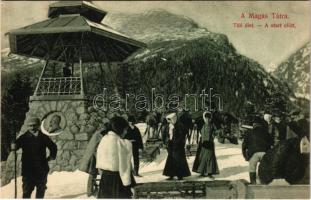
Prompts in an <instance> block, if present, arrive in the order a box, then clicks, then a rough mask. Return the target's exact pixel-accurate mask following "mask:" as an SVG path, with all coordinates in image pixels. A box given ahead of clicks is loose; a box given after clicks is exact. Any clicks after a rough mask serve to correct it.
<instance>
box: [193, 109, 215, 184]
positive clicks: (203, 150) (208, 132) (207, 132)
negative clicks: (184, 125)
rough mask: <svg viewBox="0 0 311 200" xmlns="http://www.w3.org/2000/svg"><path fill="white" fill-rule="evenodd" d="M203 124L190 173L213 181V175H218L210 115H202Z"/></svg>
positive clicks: (205, 113) (208, 113)
mask: <svg viewBox="0 0 311 200" xmlns="http://www.w3.org/2000/svg"><path fill="white" fill-rule="evenodd" d="M203 120H204V122H205V124H204V126H203V128H202V130H201V139H200V143H199V147H198V151H197V154H196V157H195V161H194V164H193V168H192V171H193V172H197V173H200V174H201V176H208V177H209V178H211V179H214V177H213V174H219V169H218V164H217V159H216V155H215V144H214V126H213V124H212V122H211V113H210V112H208V111H206V112H204V113H203Z"/></svg>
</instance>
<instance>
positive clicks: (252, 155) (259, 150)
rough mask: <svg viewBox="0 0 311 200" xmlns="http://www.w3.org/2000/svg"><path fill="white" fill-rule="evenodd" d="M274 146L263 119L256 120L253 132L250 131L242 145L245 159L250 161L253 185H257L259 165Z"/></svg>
mask: <svg viewBox="0 0 311 200" xmlns="http://www.w3.org/2000/svg"><path fill="white" fill-rule="evenodd" d="M272 145H273V138H272V137H271V135H270V134H269V133H268V131H267V129H266V127H265V125H264V124H263V123H262V120H261V119H255V120H254V122H253V130H252V131H249V132H248V133H247V134H246V135H245V137H244V141H243V143H242V151H243V155H244V156H245V159H246V160H247V161H249V177H250V182H251V184H256V171H257V164H258V162H260V161H261V159H262V157H263V156H264V155H265V153H266V152H267V151H268V150H269V149H270V148H271V146H272Z"/></svg>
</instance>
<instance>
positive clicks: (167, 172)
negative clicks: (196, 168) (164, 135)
mask: <svg viewBox="0 0 311 200" xmlns="http://www.w3.org/2000/svg"><path fill="white" fill-rule="evenodd" d="M166 120H167V122H168V123H169V133H168V147H167V151H168V156H167V159H166V163H165V167H164V170H163V175H164V176H168V177H169V178H168V180H173V178H174V176H177V178H178V180H182V179H183V177H187V176H190V175H191V173H190V170H189V167H188V163H187V160H186V152H185V144H186V134H187V130H188V129H187V128H186V127H185V125H184V124H183V123H181V122H180V121H179V120H178V119H177V115H176V113H172V114H169V115H168V116H167V117H166Z"/></svg>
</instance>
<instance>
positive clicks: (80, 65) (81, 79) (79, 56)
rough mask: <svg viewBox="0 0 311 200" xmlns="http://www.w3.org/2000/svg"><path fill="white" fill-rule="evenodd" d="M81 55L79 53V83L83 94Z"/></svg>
mask: <svg viewBox="0 0 311 200" xmlns="http://www.w3.org/2000/svg"><path fill="white" fill-rule="evenodd" d="M81 57H82V55H81V52H80V54H79V65H80V84H81V95H84V86H83V67H82V58H81Z"/></svg>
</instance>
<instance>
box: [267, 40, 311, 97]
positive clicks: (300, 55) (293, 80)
mask: <svg viewBox="0 0 311 200" xmlns="http://www.w3.org/2000/svg"><path fill="white" fill-rule="evenodd" d="M310 49H311V45H310V43H307V44H305V45H304V46H303V47H301V48H300V49H299V50H297V51H296V52H295V53H293V54H292V55H291V56H289V58H288V59H287V60H286V61H284V62H282V63H281V64H280V65H279V66H278V67H277V68H276V70H275V71H274V72H273V73H274V74H275V75H276V76H277V77H278V78H280V79H283V80H284V81H286V82H287V83H288V85H289V86H290V88H291V89H292V90H293V91H294V92H295V94H296V96H297V97H302V98H306V99H308V100H310Z"/></svg>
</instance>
